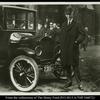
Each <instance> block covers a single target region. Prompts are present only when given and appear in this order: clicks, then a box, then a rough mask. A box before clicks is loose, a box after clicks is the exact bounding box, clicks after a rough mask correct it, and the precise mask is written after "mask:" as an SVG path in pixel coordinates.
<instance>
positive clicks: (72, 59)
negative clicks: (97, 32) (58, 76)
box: [60, 20, 87, 66]
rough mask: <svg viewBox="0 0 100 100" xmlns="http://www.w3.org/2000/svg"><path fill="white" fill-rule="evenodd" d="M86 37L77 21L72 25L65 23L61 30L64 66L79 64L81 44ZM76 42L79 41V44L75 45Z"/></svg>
mask: <svg viewBox="0 0 100 100" xmlns="http://www.w3.org/2000/svg"><path fill="white" fill-rule="evenodd" d="M86 36H87V34H86V32H85V31H84V28H83V27H82V25H81V24H79V23H78V22H76V21H75V20H73V21H72V23H71V24H70V25H68V24H67V21H66V22H64V23H63V25H62V27H61V30H60V43H61V50H62V62H63V64H64V66H66V65H73V64H75V63H79V62H78V61H79V44H80V43H81V42H82V41H83V40H84V39H85V37H86ZM75 41H77V44H75Z"/></svg>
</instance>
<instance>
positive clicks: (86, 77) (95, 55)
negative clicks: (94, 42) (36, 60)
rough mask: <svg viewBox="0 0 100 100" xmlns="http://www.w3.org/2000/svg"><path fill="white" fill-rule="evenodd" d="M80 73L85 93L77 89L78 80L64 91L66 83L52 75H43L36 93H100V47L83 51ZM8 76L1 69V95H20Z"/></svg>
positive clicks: (91, 47) (92, 47)
mask: <svg viewBox="0 0 100 100" xmlns="http://www.w3.org/2000/svg"><path fill="white" fill-rule="evenodd" d="M80 72H81V77H82V84H83V87H84V91H81V90H79V89H78V88H77V83H76V80H75V79H74V78H73V85H72V86H71V87H69V88H68V89H64V85H65V82H64V81H63V80H58V79H57V78H56V77H55V76H54V75H53V74H52V73H45V74H42V75H41V78H40V80H39V83H38V85H37V87H36V88H35V89H34V90H33V91H31V93H34V92H100V46H89V47H88V48H87V51H86V52H85V51H83V50H81V55H80ZM8 79H9V78H8V74H7V71H5V69H4V68H0V93H5V92H8V93H20V92H19V91H17V90H16V89H14V88H13V87H12V85H11V84H10V82H9V81H8Z"/></svg>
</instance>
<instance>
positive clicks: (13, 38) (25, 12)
mask: <svg viewBox="0 0 100 100" xmlns="http://www.w3.org/2000/svg"><path fill="white" fill-rule="evenodd" d="M35 35H36V11H35V10H29V9H27V8H22V7H17V6H1V7H0V65H4V66H5V67H7V66H8V68H9V75H10V79H11V82H12V84H13V86H14V87H15V88H16V89H18V90H20V91H30V90H32V89H34V88H35V87H36V85H37V82H38V79H39V72H40V71H48V70H49V71H52V72H53V73H54V74H55V76H56V77H58V78H59V77H60V74H61V72H62V68H61V65H60V52H61V51H60V46H59V43H57V42H56V41H55V40H53V39H51V38H49V37H44V38H42V39H37V38H35Z"/></svg>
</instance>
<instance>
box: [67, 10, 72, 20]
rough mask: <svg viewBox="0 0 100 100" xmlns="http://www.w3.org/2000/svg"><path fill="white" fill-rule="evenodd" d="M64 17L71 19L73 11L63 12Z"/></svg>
mask: <svg viewBox="0 0 100 100" xmlns="http://www.w3.org/2000/svg"><path fill="white" fill-rule="evenodd" d="M65 16H66V17H67V18H68V19H69V18H73V11H72V9H67V10H66V11H65Z"/></svg>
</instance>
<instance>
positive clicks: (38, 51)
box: [35, 46, 42, 56]
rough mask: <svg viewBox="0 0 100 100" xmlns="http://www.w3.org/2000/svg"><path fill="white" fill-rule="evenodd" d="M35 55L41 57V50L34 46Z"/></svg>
mask: <svg viewBox="0 0 100 100" xmlns="http://www.w3.org/2000/svg"><path fill="white" fill-rule="evenodd" d="M35 53H36V55H37V56H41V55H42V48H41V47H40V46H36V47H35Z"/></svg>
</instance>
